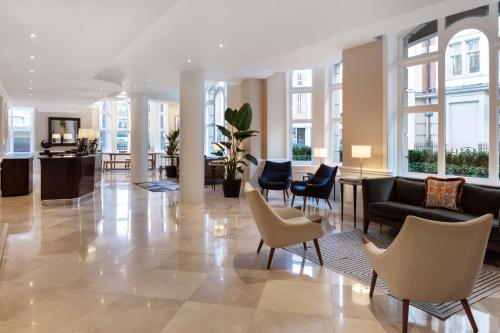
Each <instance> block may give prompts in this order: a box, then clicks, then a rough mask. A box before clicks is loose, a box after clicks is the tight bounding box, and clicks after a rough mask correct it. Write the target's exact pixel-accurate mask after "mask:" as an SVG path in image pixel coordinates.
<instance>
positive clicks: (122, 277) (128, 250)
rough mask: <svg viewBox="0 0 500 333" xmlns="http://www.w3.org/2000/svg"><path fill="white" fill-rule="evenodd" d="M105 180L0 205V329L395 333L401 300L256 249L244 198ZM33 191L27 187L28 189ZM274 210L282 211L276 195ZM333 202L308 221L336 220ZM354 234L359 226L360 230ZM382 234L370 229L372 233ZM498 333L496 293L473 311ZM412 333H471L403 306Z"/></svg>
mask: <svg viewBox="0 0 500 333" xmlns="http://www.w3.org/2000/svg"><path fill="white" fill-rule="evenodd" d="M126 178H127V175H126V174H125V175H123V176H122V177H120V176H116V175H112V176H107V177H106V183H105V184H103V186H102V189H101V190H100V191H99V192H97V193H96V194H95V196H94V197H93V198H91V199H88V200H86V201H83V202H82V203H81V204H80V205H79V206H71V205H67V206H63V205H58V206H54V205H50V206H42V205H41V204H40V195H39V193H38V192H37V191H35V192H34V193H33V195H31V196H25V197H17V198H0V221H1V222H4V223H9V224H10V236H9V239H8V242H7V247H6V254H5V258H4V261H3V263H2V265H1V267H0V332H10V333H12V332H54V333H57V332H141V333H146V332H164V333H170V332H204V333H210V332H214V333H215V332H217V333H218V332H252V333H255V332H318V333H320V332H336V333H341V332H375V333H376V332H399V331H400V318H401V305H400V303H399V301H397V300H395V299H393V298H391V297H388V296H385V295H383V294H381V293H377V294H376V295H375V296H374V298H373V299H369V297H368V288H367V287H366V286H364V285H361V284H359V283H358V282H356V281H353V280H351V279H349V278H347V277H345V276H342V275H340V274H337V273H334V272H332V271H330V270H328V269H325V268H322V267H320V266H318V265H316V264H314V263H311V262H309V261H305V260H303V259H302V258H301V257H298V256H295V255H292V254H291V253H289V252H287V251H285V250H277V251H276V253H275V259H274V261H273V266H272V269H271V270H266V269H265V263H266V259H267V255H268V251H269V249H268V248H266V247H265V246H264V248H263V250H262V252H261V254H260V255H258V254H257V253H256V252H255V251H256V248H257V245H258V241H259V238H260V237H259V235H258V232H257V230H256V228H255V226H254V223H253V221H252V217H251V215H250V211H249V208H248V205H247V203H246V201H245V199H244V198H240V199H224V198H223V196H222V192H221V190H220V188H217V190H216V191H215V192H214V191H212V190H211V189H210V188H208V187H207V189H206V190H205V195H206V201H205V203H204V204H199V205H185V204H179V203H178V193H177V192H165V193H153V192H148V191H147V190H145V189H142V188H139V187H137V186H133V185H130V184H128V183H126V182H125V181H126V180H127V179H126ZM36 188H39V186H35V189H36ZM270 201H271V203H272V204H273V205H274V206H276V207H281V206H283V200H282V198H281V196H280V195H279V193H276V194H273V193H271V197H270ZM338 206H339V204H338V203H335V210H334V211H333V212H330V211H327V210H325V208H324V206H322V205H321V206H320V208H312V211H311V213H316V214H318V213H319V214H322V215H324V216H326V217H327V218H326V219H325V221H324V226H325V228H326V229H328V230H329V232H342V231H345V230H350V229H352V227H353V224H352V221H344V222H343V223H341V222H340V217H339V214H338ZM358 227H359V226H358ZM374 228H376V230H377V231H378V226H374ZM472 308H473V312H474V316H475V318H476V320H477V322H478V325H479V328H480V332H498V331H499V324H498V320H497V318H499V316H500V294H498V295H493V296H492V297H489V298H486V299H484V300H482V301H481V302H479V303H476V304H474V305H473V306H472ZM410 322H411V324H410V332H413V333H415V332H470V331H471V329H470V326H469V323H468V321H467V318H466V316H465V313H464V312H463V311H462V312H460V313H457V314H456V315H454V316H452V317H451V318H449V319H448V320H446V321H444V322H443V321H440V320H438V319H436V318H433V317H431V316H430V315H428V314H426V313H425V312H422V311H420V310H418V309H416V308H413V307H412V308H411V309H410Z"/></svg>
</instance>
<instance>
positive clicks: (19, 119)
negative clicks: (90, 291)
mask: <svg viewBox="0 0 500 333" xmlns="http://www.w3.org/2000/svg"><path fill="white" fill-rule="evenodd" d="M12 126H13V127H31V111H29V110H20V109H13V110H12Z"/></svg>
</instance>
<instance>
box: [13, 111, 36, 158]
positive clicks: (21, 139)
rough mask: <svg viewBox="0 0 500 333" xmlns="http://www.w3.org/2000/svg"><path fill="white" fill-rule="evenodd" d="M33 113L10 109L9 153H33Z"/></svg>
mask: <svg viewBox="0 0 500 333" xmlns="http://www.w3.org/2000/svg"><path fill="white" fill-rule="evenodd" d="M33 113H34V111H33V110H32V109H22V108H11V109H10V110H9V116H10V117H9V118H10V119H9V121H10V126H9V128H10V135H9V137H10V140H9V141H10V151H11V152H13V153H28V152H33Z"/></svg>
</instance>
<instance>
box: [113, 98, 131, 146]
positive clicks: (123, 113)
mask: <svg viewBox="0 0 500 333" xmlns="http://www.w3.org/2000/svg"><path fill="white" fill-rule="evenodd" d="M117 107H118V109H117V115H116V150H117V151H129V149H130V146H129V141H130V137H129V134H130V127H129V125H130V121H129V119H130V102H128V101H127V102H118V105H117Z"/></svg>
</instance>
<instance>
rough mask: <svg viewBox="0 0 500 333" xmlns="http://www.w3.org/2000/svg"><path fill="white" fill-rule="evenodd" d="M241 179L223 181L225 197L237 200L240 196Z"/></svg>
mask: <svg viewBox="0 0 500 333" xmlns="http://www.w3.org/2000/svg"><path fill="white" fill-rule="evenodd" d="M240 188H241V179H224V180H223V181H222V189H223V190H224V197H226V198H237V197H239V196H240Z"/></svg>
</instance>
